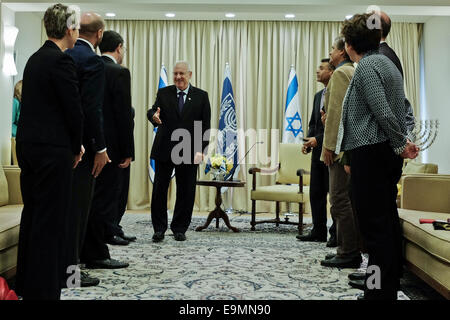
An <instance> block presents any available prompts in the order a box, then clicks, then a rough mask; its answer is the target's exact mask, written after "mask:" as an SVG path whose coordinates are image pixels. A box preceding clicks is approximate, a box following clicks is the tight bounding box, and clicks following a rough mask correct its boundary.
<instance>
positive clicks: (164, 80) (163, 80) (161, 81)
mask: <svg viewBox="0 0 450 320" xmlns="http://www.w3.org/2000/svg"><path fill="white" fill-rule="evenodd" d="M168 85H169V82H168V80H167V70H166V67H165V66H164V63H163V64H162V66H161V73H160V74H159V84H158V90H159V89H161V88H164V87H167V86H168ZM157 131H158V127H155V128H154V129H153V141H154V140H155V136H156V132H157ZM152 143H153V142H152ZM148 174H149V176H150V181H151V182H152V183H153V182H154V181H155V160H153V159H150V168H149V169H148ZM172 177H173V174H172Z"/></svg>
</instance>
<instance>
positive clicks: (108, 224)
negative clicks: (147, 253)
mask: <svg viewBox="0 0 450 320" xmlns="http://www.w3.org/2000/svg"><path fill="white" fill-rule="evenodd" d="M123 178H124V169H121V168H119V167H118V163H115V162H112V163H110V164H107V165H106V166H105V167H104V168H103V170H102V172H101V173H100V175H99V176H98V177H97V179H96V182H95V189H94V199H93V201H92V208H91V215H92V218H93V219H92V223H95V224H96V227H95V229H97V234H99V233H101V234H103V239H104V240H106V239H107V238H109V237H112V236H115V235H120V232H121V229H120V228H119V222H120V217H121V216H120V217H119V203H120V192H121V189H122V184H123ZM102 250H104V249H102Z"/></svg>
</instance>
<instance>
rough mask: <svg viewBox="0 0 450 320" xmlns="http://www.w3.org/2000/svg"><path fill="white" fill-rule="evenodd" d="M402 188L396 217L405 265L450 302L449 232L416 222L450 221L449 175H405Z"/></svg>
mask: <svg viewBox="0 0 450 320" xmlns="http://www.w3.org/2000/svg"><path fill="white" fill-rule="evenodd" d="M402 186H403V192H402V197H401V209H399V216H400V222H401V226H402V232H403V238H404V257H405V260H406V266H407V268H408V269H409V270H411V271H412V272H413V273H414V274H416V275H417V276H418V277H419V278H421V279H422V280H424V281H425V282H426V283H428V284H429V285H430V286H431V287H433V288H434V289H435V290H436V291H438V292H439V293H440V294H441V295H442V296H444V297H445V298H446V299H450V231H445V230H434V227H433V225H432V224H420V223H419V219H421V218H424V219H437V220H444V221H447V219H448V218H450V175H443V174H412V175H406V176H404V177H403V178H402Z"/></svg>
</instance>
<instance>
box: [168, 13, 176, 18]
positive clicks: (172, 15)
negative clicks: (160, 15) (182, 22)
mask: <svg viewBox="0 0 450 320" xmlns="http://www.w3.org/2000/svg"><path fill="white" fill-rule="evenodd" d="M166 17H167V18H175V13H166Z"/></svg>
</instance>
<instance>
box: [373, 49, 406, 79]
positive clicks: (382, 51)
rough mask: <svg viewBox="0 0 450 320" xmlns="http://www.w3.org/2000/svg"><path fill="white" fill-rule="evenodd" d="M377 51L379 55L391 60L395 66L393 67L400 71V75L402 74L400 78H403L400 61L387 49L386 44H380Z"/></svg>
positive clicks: (392, 51)
mask: <svg viewBox="0 0 450 320" xmlns="http://www.w3.org/2000/svg"><path fill="white" fill-rule="evenodd" d="M378 51H379V52H380V53H381V54H383V55H385V56H386V57H388V58H389V60H391V61H392V62H393V63H394V64H395V66H396V67H397V69H398V71H400V73H401V74H402V78H403V68H402V63H401V62H400V59H399V58H398V56H397V54H396V53H395V51H394V50H392V48H391V47H389V46H388V44H387V43H386V42H383V43H380V48H379V49H378Z"/></svg>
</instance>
